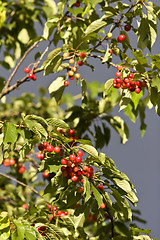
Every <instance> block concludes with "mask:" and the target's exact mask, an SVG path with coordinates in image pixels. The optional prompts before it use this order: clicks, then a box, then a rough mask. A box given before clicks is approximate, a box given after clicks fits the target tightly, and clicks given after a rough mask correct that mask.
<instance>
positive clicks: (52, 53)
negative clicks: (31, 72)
mask: <svg viewBox="0 0 160 240" xmlns="http://www.w3.org/2000/svg"><path fill="white" fill-rule="evenodd" d="M61 51H62V48H56V49H54V50H53V51H52V52H50V53H49V54H48V56H47V59H46V60H45V61H44V62H43V64H42V68H44V69H46V67H47V66H48V65H49V64H50V63H51V61H52V60H53V59H54V58H55V57H57V55H59V53H60V52H61Z"/></svg>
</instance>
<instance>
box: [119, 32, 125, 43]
mask: <svg viewBox="0 0 160 240" xmlns="http://www.w3.org/2000/svg"><path fill="white" fill-rule="evenodd" d="M125 38H126V36H125V35H123V34H121V35H119V36H118V38H117V41H118V42H120V43H122V42H123V41H124V40H125Z"/></svg>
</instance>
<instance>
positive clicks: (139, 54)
mask: <svg viewBox="0 0 160 240" xmlns="http://www.w3.org/2000/svg"><path fill="white" fill-rule="evenodd" d="M132 54H133V55H134V56H135V58H136V59H137V61H138V62H139V63H140V64H141V65H144V64H146V63H147V62H148V59H147V58H146V57H144V56H143V54H142V52H141V51H140V50H136V51H135V52H132Z"/></svg>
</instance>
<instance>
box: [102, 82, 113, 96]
mask: <svg viewBox="0 0 160 240" xmlns="http://www.w3.org/2000/svg"><path fill="white" fill-rule="evenodd" d="M113 79H114V78H111V79H109V80H107V82H106V83H105V85H104V86H105V94H107V93H108V91H109V90H110V88H111V87H112V84H113Z"/></svg>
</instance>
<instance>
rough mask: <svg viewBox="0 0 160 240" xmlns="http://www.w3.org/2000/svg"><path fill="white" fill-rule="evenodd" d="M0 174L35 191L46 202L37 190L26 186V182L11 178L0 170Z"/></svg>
mask: <svg viewBox="0 0 160 240" xmlns="http://www.w3.org/2000/svg"><path fill="white" fill-rule="evenodd" d="M0 175H1V176H3V177H5V178H8V179H10V180H12V181H14V182H16V183H18V184H20V185H22V186H24V187H27V188H29V189H30V190H31V191H32V192H34V193H36V194H37V195H38V196H40V197H41V198H43V199H44V200H45V201H46V202H48V201H47V200H46V199H45V198H44V197H43V196H42V195H41V194H39V192H38V191H37V190H35V189H34V188H33V187H31V186H28V185H27V184H25V183H23V182H21V181H19V180H17V179H15V178H13V177H10V176H8V175H6V174H4V173H2V172H0Z"/></svg>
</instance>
